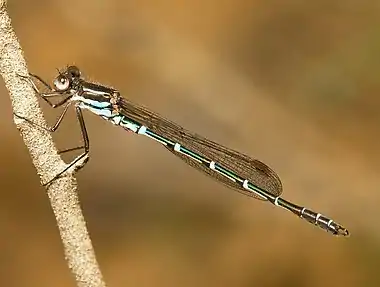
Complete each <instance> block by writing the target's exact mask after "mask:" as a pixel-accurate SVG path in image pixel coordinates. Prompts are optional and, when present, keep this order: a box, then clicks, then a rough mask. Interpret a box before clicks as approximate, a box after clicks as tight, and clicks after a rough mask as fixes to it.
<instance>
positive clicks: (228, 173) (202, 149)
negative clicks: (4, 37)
mask: <svg viewBox="0 0 380 287" xmlns="http://www.w3.org/2000/svg"><path fill="white" fill-rule="evenodd" d="M22 77H23V78H24V79H26V80H27V81H28V82H30V84H31V85H32V86H33V88H34V90H35V91H36V93H37V94H38V95H39V96H40V97H41V98H42V99H44V100H45V101H46V102H47V103H48V104H49V105H50V106H51V107H53V108H57V107H61V106H64V108H63V112H62V114H61V115H60V116H59V118H58V121H57V122H56V123H55V125H54V126H52V127H50V128H45V129H47V130H48V131H50V132H54V131H56V130H57V128H58V127H59V125H60V124H61V122H62V119H63V118H64V116H65V114H66V112H67V110H68V108H69V107H70V106H71V105H72V104H74V105H75V109H76V115H77V118H78V121H79V124H80V128H81V133H82V136H83V142H84V143H83V145H82V146H79V147H74V148H70V149H66V150H64V151H61V153H63V152H69V151H74V150H83V153H82V154H81V155H80V156H79V157H77V158H76V159H74V160H73V161H72V162H71V163H70V164H68V165H67V167H66V168H65V169H64V170H62V171H61V172H60V173H59V174H57V175H56V176H55V177H54V178H53V179H52V180H50V181H49V182H48V183H46V184H49V183H51V182H52V181H54V180H55V179H57V178H58V177H60V176H61V175H62V174H63V173H65V172H66V171H67V170H68V169H70V168H71V167H73V166H75V165H77V164H78V163H79V162H80V161H81V160H85V161H84V163H83V165H82V166H80V167H83V166H84V164H85V163H86V162H87V161H86V159H87V158H88V153H89V139H88V135H87V131H86V126H85V122H84V119H83V115H82V109H87V110H89V111H91V112H93V113H94V114H96V115H99V116H101V117H102V118H103V119H105V120H107V121H109V122H111V123H113V124H114V125H117V126H121V127H122V128H124V129H125V130H128V131H132V132H134V133H137V134H140V135H144V136H146V137H149V138H151V139H153V140H155V141H156V142H158V143H160V144H162V145H163V146H164V147H165V148H166V149H167V150H169V151H170V152H172V153H173V154H174V155H176V156H178V157H179V158H181V159H182V160H184V161H185V162H186V163H187V164H189V165H190V166H192V167H194V168H196V169H198V170H200V171H203V172H204V173H206V174H207V175H209V176H211V177H212V178H214V179H216V180H217V181H219V182H221V183H223V184H225V185H227V186H228V187H230V188H232V189H235V190H237V191H239V192H241V193H244V194H246V195H248V196H252V197H254V198H257V199H261V200H267V201H269V202H270V203H272V204H274V205H275V206H280V207H282V208H285V209H287V210H289V211H291V212H292V213H293V214H295V215H297V216H299V217H300V218H303V219H305V220H306V221H308V222H310V223H313V224H315V225H316V226H319V227H320V228H322V229H324V230H326V231H328V232H330V233H332V234H334V235H338V236H348V235H349V232H348V230H347V229H346V228H344V227H343V226H341V225H339V224H338V223H336V222H335V221H333V220H332V219H330V218H328V217H326V216H324V215H322V214H320V213H317V212H314V211H311V210H309V209H307V208H305V207H302V206H299V205H296V204H294V203H291V202H289V201H287V200H285V199H282V198H281V197H280V195H281V193H282V184H281V181H280V178H279V177H278V175H277V174H276V173H275V172H274V171H273V170H272V169H271V168H269V167H268V166H267V165H266V164H264V163H262V162H261V161H258V160H255V159H252V158H250V157H248V156H246V155H244V154H241V153H239V152H237V151H234V150H231V149H228V148H226V147H224V146H222V145H219V144H217V143H215V142H213V141H210V140H208V139H206V138H204V137H201V136H199V135H197V134H194V133H191V132H189V131H187V130H185V129H184V128H182V127H181V126H179V125H177V124H175V123H173V122H171V121H168V120H166V119H164V118H163V117H161V116H159V115H158V114H156V113H153V112H151V111H149V110H147V109H146V108H144V107H142V106H139V105H136V104H134V103H132V102H130V101H129V100H127V99H125V98H122V97H121V96H120V93H119V92H118V91H117V90H115V89H112V88H109V87H106V86H103V85H99V84H95V83H91V82H88V81H86V80H84V79H83V78H82V77H81V73H80V71H79V69H78V68H77V67H76V66H69V67H67V68H66V69H65V70H64V71H59V75H58V76H57V77H56V78H55V80H54V82H53V85H54V88H51V87H50V86H49V85H48V84H47V83H46V82H45V81H43V80H42V79H41V78H40V77H38V76H37V75H33V74H30V75H29V76H28V77H25V76H22ZM33 79H34V80H38V81H39V82H40V83H41V84H42V85H44V86H45V88H46V89H48V92H46V93H44V92H40V91H39V89H38V87H37V85H36V84H35V82H34V81H33ZM53 97H62V99H61V100H60V101H59V102H58V103H56V104H53V103H52V102H51V101H50V100H49V99H50V98H53ZM17 116H18V117H20V118H22V119H24V120H26V121H28V122H29V123H32V124H34V123H33V122H32V121H30V120H29V119H26V118H24V117H22V116H20V115H17Z"/></svg>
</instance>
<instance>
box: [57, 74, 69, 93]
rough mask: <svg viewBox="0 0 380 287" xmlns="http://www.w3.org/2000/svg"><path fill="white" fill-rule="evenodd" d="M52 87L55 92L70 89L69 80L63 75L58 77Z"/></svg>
mask: <svg viewBox="0 0 380 287" xmlns="http://www.w3.org/2000/svg"><path fill="white" fill-rule="evenodd" d="M54 87H55V88H56V89H57V91H66V90H67V89H68V88H69V87H70V80H69V79H68V78H67V77H65V76H64V75H59V76H58V77H57V78H56V79H55V80H54Z"/></svg>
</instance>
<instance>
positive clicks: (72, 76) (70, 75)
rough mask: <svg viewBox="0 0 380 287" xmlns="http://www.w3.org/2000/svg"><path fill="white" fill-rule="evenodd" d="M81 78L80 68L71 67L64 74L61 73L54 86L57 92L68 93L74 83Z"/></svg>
mask: <svg viewBox="0 0 380 287" xmlns="http://www.w3.org/2000/svg"><path fill="white" fill-rule="evenodd" d="M80 76H81V74H80V71H79V69H78V67H76V66H69V67H67V69H66V70H64V71H63V72H59V75H58V76H57V77H56V78H55V80H54V82H53V84H54V87H55V90H56V91H59V92H64V91H67V90H68V89H69V88H70V87H71V84H72V83H73V81H75V80H77V79H79V78H80Z"/></svg>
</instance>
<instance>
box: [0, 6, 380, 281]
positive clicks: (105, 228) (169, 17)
mask: <svg viewBox="0 0 380 287" xmlns="http://www.w3.org/2000/svg"><path fill="white" fill-rule="evenodd" d="M379 6H380V4H379V1H370V0H361V1H359V0H356V1H355V0H352V1H348V0H345V1H343V0H341V1H328V0H321V1H314V2H310V1H297V0H289V1H281V0H270V1H259V0H256V1H243V0H235V1H232V0H226V1H216V0H206V1H182V2H179V1H169V0H166V1H159V2H156V1H144V0H143V1H116V0H113V1H73V0H66V1H58V0H57V1H51V0H50V1H46V0H45V1H43V0H41V1H21V0H15V1H9V13H10V15H11V17H12V19H13V25H14V27H15V30H16V33H17V34H18V37H19V39H20V41H21V44H22V46H23V49H24V51H25V55H26V57H27V60H28V65H29V68H30V70H31V71H33V72H34V73H37V74H39V75H40V76H42V77H43V78H46V79H47V80H49V81H50V80H51V79H53V77H54V76H55V74H56V70H55V68H62V67H64V66H65V65H67V64H76V65H78V66H79V67H81V69H82V70H83V72H84V74H85V75H87V77H88V78H89V79H96V81H99V82H101V83H104V84H107V85H112V86H113V87H116V88H117V89H119V90H120V91H121V92H122V94H123V95H124V96H125V97H128V98H130V99H131V100H133V101H135V102H138V103H140V104H144V105H146V106H148V107H149V108H150V109H152V110H154V111H157V112H159V113H160V114H163V115H165V117H167V118H169V119H171V120H174V121H176V122H178V123H180V124H182V125H184V126H185V127H186V128H188V129H190V130H194V131H197V132H198V133H201V134H203V135H206V136H207V137H209V138H211V139H213V140H216V141H218V142H220V143H222V144H224V145H227V146H229V147H232V148H234V149H238V150H240V151H242V152H244V153H247V154H249V155H252V156H253V157H255V158H258V159H261V160H262V161H264V162H266V163H267V164H269V165H270V166H271V167H273V168H274V169H275V170H276V171H277V172H278V173H279V175H280V176H281V179H282V181H283V185H284V190H285V192H284V197H285V198H286V199H289V200H292V201H294V202H296V203H299V204H303V205H305V206H307V207H309V208H311V209H314V210H316V211H319V212H322V213H324V214H326V215H329V216H331V217H332V218H333V219H336V220H337V221H338V222H340V223H342V224H343V225H345V226H346V227H347V228H348V229H349V230H350V232H351V233H352V236H351V237H350V238H348V239H340V238H334V237H333V236H331V235H329V234H327V233H325V232H323V231H321V230H319V229H318V228H314V227H313V226H311V225H309V224H307V223H305V222H303V221H301V220H299V219H297V218H296V217H295V216H293V215H291V214H290V213H288V212H286V211H283V210H281V209H278V208H275V207H273V206H271V205H270V204H266V203H263V202H260V201H256V200H253V199H249V198H246V197H244V196H242V195H239V194H238V193H235V192H232V191H230V190H228V189H226V188H224V187H223V186H222V185H219V184H218V183H215V182H214V181H212V180H209V178H207V177H205V176H203V175H201V174H200V173H198V172H197V171H194V170H192V169H191V168H189V167H187V166H186V165H185V164H183V162H182V161H181V160H178V159H177V158H175V157H174V156H173V155H171V154H170V153H168V152H167V151H165V150H164V149H163V148H162V147H161V146H159V145H157V144H155V143H154V142H151V141H149V140H148V139H146V138H142V137H138V136H136V135H133V134H127V133H125V132H124V131H123V130H122V129H120V128H116V127H113V126H112V125H111V124H109V123H107V122H105V121H103V120H101V119H100V118H97V117H96V116H93V115H90V114H88V113H86V120H87V121H86V122H87V125H88V131H89V134H90V140H91V148H92V149H91V155H92V158H91V160H90V162H89V164H88V165H87V168H86V169H84V170H83V171H82V172H80V174H78V181H79V190H80V198H81V202H82V206H83V209H84V214H85V217H86V219H87V222H88V227H89V230H90V233H91V237H92V239H93V243H94V246H95V249H96V252H97V257H98V261H99V263H100V266H101V268H102V271H103V274H104V277H105V280H106V282H107V283H108V286H165V287H167V286H192V287H193V286H207V287H210V286H218V287H221V286H268V287H269V286H294V287H298V286H313V287H314V286H315V287H317V286H324V287H327V286H346V287H351V286H366V287H369V286H380V276H379V272H378V268H379V264H380V241H379V240H380V225H379V222H378V218H379V216H380V211H379V210H380V209H379V208H378V204H379V203H380V194H379V187H380V179H379V176H378V174H379V173H380V166H379V164H378V162H379V160H380V152H379V151H378V150H379V149H378V144H379V142H380V131H379V129H378V125H379V123H380V113H379V112H378V110H379V108H380V97H379V92H380V82H379V80H378V79H379V72H380V61H379V59H380V56H379V52H380V7H379ZM43 107H44V111H46V116H47V118H48V120H49V121H50V122H53V121H54V119H55V117H56V115H57V114H56V113H55V112H56V111H50V110H49V108H48V107H47V106H46V105H44V104H43ZM0 109H1V113H0V117H1V119H0V125H1V141H0V142H1V145H2V146H1V149H0V159H1V168H0V180H1V193H2V200H1V201H0V232H1V237H0V240H1V241H0V243H1V253H0V254H1V257H0V286H7V287H8V286H20V287H21V286H39V287H42V286H49V287H50V286H55V287H59V286H75V282H74V280H73V278H72V277H71V274H70V272H69V270H68V269H67V266H66V263H65V260H64V258H63V251H62V245H61V242H60V239H59V235H58V229H57V227H56V226H55V220H54V217H53V214H52V211H51V208H50V206H49V202H48V199H47V196H46V195H45V190H44V188H42V187H41V186H40V184H39V179H38V176H37V175H36V173H35V170H34V168H33V166H32V163H31V160H30V159H29V155H28V153H27V150H26V148H25V147H24V145H23V142H22V140H21V137H20V136H19V134H18V132H17V130H16V128H15V126H14V124H13V122H12V114H11V105H10V101H9V98H8V95H7V92H6V90H5V88H2V89H1V104H0ZM55 139H56V140H57V145H58V147H60V148H64V147H71V146H73V145H76V144H78V143H79V142H80V134H79V127H78V125H77V123H76V121H75V117H73V113H72V114H71V117H70V119H68V120H67V121H66V124H64V127H63V128H62V130H61V132H59V133H58V134H57V135H55Z"/></svg>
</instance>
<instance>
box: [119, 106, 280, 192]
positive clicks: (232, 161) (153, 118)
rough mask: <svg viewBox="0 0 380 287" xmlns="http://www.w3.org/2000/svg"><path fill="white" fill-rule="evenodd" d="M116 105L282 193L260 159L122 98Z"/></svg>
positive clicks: (188, 160)
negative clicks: (225, 145) (193, 131)
mask: <svg viewBox="0 0 380 287" xmlns="http://www.w3.org/2000/svg"><path fill="white" fill-rule="evenodd" d="M119 106H120V110H121V111H120V112H121V114H123V115H124V116H126V117H127V118H129V119H131V120H133V121H134V122H136V123H138V124H140V125H144V126H146V127H147V128H148V129H149V130H150V131H152V132H154V133H156V134H158V135H159V136H161V137H164V138H166V139H169V140H171V141H173V142H176V143H179V144H180V145H181V146H184V147H186V148H187V149H189V150H191V151H192V152H195V153H197V154H199V155H201V156H203V157H205V158H207V159H209V160H212V161H214V162H216V163H218V164H219V165H221V166H223V167H224V168H226V169H228V170H229V171H232V172H233V173H235V174H236V175H238V176H240V177H242V178H244V179H247V180H248V181H250V182H251V183H253V184H254V185H256V186H258V187H259V188H262V189H264V190H266V191H267V192H269V193H271V194H272V195H274V196H279V195H280V194H281V193H282V184H281V180H280V178H279V177H278V175H277V174H276V173H275V172H274V171H273V170H272V169H271V168H270V167H269V166H267V165H266V164H264V163H263V162H261V161H259V160H256V159H252V158H250V157H248V156H246V155H244V154H241V153H239V152H237V151H234V150H232V149H229V148H226V147H224V146H222V145H220V144H218V143H215V142H213V141H210V140H208V139H206V138H204V137H202V136H199V135H197V134H195V133H191V132H189V131H187V130H185V129H184V128H182V127H181V126H179V125H177V124H175V123H173V122H171V121H169V120H167V119H165V118H163V117H161V116H160V115H158V114H156V113H153V112H151V111H149V110H148V109H146V108H145V107H142V106H139V105H136V104H134V103H132V102H130V101H128V100H126V99H124V98H122V99H121V101H120V103H119ZM165 147H166V148H167V149H168V150H169V151H170V152H172V153H173V154H174V155H176V156H177V157H179V158H181V159H182V160H183V161H185V162H186V163H187V164H188V165H190V166H192V167H194V168H196V169H198V170H199V171H202V172H203V173H205V174H207V175H209V176H210V177H212V178H214V179H215V180H217V181H219V182H221V183H223V184H225V185H227V186H228V187H230V188H233V189H235V190H237V191H239V192H240V193H244V194H246V195H249V196H252V197H255V198H257V199H262V198H261V197H259V196H257V195H255V194H254V193H252V192H249V191H247V190H245V189H244V188H243V186H242V184H241V183H238V182H234V181H232V180H231V179H229V178H227V177H225V176H223V175H221V174H220V173H218V172H216V171H214V170H212V169H210V168H209V166H208V165H206V164H203V163H200V162H198V161H195V160H193V159H192V158H190V157H188V156H186V155H184V154H181V153H178V152H176V151H174V149H173V147H172V146H165Z"/></svg>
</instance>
